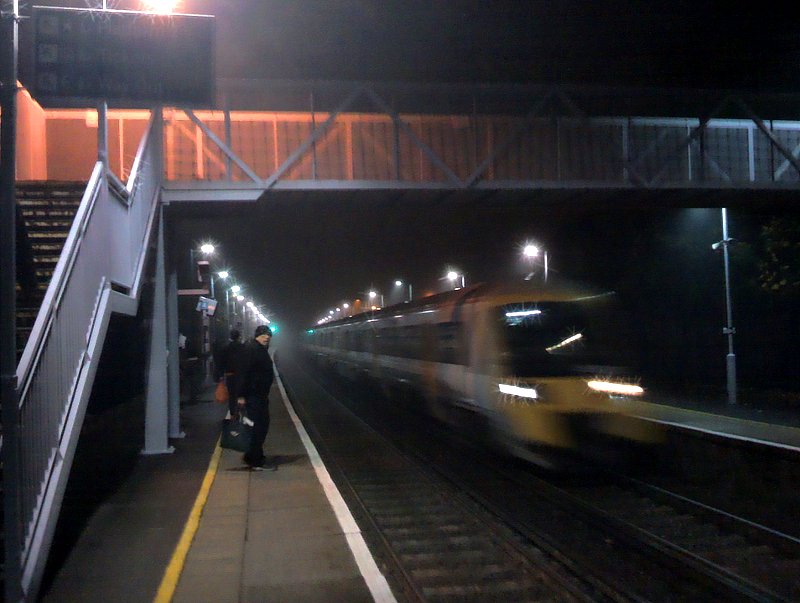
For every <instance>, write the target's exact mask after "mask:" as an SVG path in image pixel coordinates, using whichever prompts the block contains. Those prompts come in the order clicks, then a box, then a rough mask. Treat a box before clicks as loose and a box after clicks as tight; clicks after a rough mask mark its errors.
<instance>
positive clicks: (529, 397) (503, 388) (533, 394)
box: [498, 383, 539, 402]
mask: <svg viewBox="0 0 800 603" xmlns="http://www.w3.org/2000/svg"><path fill="white" fill-rule="evenodd" d="M498 387H499V388H500V393H502V394H505V395H507V396H512V397H513V398H522V399H523V400H524V401H525V402H533V401H535V400H538V399H539V392H537V391H536V388H535V387H527V386H522V385H511V384H509V383H499V384H498Z"/></svg>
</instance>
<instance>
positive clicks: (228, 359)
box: [214, 329, 244, 417]
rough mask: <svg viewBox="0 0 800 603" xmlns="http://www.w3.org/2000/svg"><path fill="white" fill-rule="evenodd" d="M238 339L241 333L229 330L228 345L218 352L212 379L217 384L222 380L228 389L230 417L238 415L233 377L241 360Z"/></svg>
mask: <svg viewBox="0 0 800 603" xmlns="http://www.w3.org/2000/svg"><path fill="white" fill-rule="evenodd" d="M240 339H241V333H240V332H239V331H238V330H237V329H231V333H230V336H229V340H228V343H227V344H225V346H224V347H223V348H222V349H221V350H220V351H219V353H218V354H217V361H216V362H215V363H214V370H215V374H214V379H215V380H216V381H217V382H219V381H221V380H222V379H224V380H225V386H226V387H227V388H228V410H229V411H230V414H231V416H232V417H235V416H236V415H237V414H239V404H238V401H237V399H238V397H239V396H238V392H237V391H236V389H235V388H236V379H235V375H236V373H237V372H238V371H239V370H240V365H241V363H242V359H243V350H244V344H243V343H242V342H241V340H240Z"/></svg>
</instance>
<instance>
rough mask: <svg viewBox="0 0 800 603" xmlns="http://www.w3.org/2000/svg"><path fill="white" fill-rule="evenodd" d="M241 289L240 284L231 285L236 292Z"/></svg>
mask: <svg viewBox="0 0 800 603" xmlns="http://www.w3.org/2000/svg"><path fill="white" fill-rule="evenodd" d="M241 290H242V288H241V287H240V286H239V285H234V286H233V287H231V291H233V292H234V293H239V291H241Z"/></svg>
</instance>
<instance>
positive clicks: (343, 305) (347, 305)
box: [342, 304, 350, 310]
mask: <svg viewBox="0 0 800 603" xmlns="http://www.w3.org/2000/svg"><path fill="white" fill-rule="evenodd" d="M342 307H343V308H344V309H345V310H347V308H349V307H350V304H342Z"/></svg>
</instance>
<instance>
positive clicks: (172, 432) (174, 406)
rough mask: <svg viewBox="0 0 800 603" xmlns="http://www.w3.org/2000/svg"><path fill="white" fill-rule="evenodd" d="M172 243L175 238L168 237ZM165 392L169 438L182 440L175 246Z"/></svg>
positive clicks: (169, 282)
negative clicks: (167, 402) (166, 392)
mask: <svg viewBox="0 0 800 603" xmlns="http://www.w3.org/2000/svg"><path fill="white" fill-rule="evenodd" d="M165 213H166V212H165V211H164V207H163V206H162V207H161V220H162V223H164V227H165V228H167V225H166V223H165V219H164V218H165ZM169 240H170V241H174V240H175V237H169ZM167 252H168V253H167V391H168V393H169V395H168V400H169V437H170V438H182V437H185V435H186V434H185V433H184V432H183V431H181V416H180V415H181V386H180V379H181V377H180V350H179V348H178V337H179V336H180V333H179V332H178V268H177V265H176V264H177V262H176V261H175V258H176V254H175V246H174V245H170V248H169V249H168V250H167Z"/></svg>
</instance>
